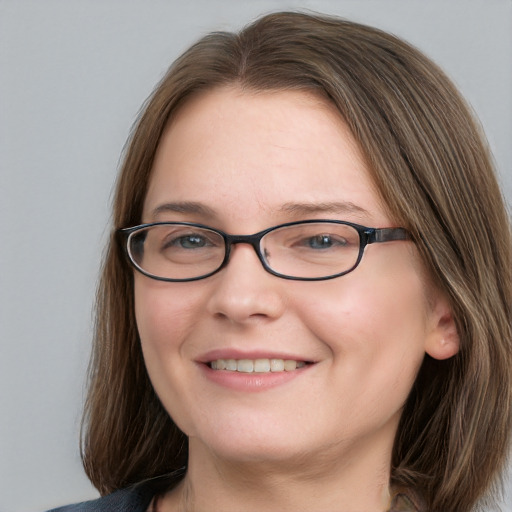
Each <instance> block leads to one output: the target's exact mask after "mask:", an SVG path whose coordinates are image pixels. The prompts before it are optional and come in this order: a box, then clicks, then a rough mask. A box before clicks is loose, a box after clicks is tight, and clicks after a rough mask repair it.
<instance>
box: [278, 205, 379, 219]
mask: <svg viewBox="0 0 512 512" xmlns="http://www.w3.org/2000/svg"><path fill="white" fill-rule="evenodd" d="M279 210H280V211H282V212H285V213H293V214H299V215H311V214H319V213H334V214H338V215H343V214H346V213H350V214H356V215H361V216H370V212H368V211H367V210H365V209H364V208H362V207H361V206H358V205H357V204H354V203H351V202H350V201H349V202H344V201H342V202H328V203H285V204H284V205H283V206H281V208H280V209H279Z"/></svg>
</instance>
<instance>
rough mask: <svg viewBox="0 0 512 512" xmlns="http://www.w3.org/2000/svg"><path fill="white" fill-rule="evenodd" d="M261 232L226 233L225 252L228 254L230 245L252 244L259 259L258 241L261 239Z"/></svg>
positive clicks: (260, 255)
mask: <svg viewBox="0 0 512 512" xmlns="http://www.w3.org/2000/svg"><path fill="white" fill-rule="evenodd" d="M261 237H262V235H261V233H256V234H255V235H226V237H225V238H226V252H227V254H230V252H231V247H232V246H233V245H237V244H249V245H252V247H253V249H254V250H255V252H256V254H257V255H258V258H259V259H260V260H261V258H262V254H261V252H260V241H261Z"/></svg>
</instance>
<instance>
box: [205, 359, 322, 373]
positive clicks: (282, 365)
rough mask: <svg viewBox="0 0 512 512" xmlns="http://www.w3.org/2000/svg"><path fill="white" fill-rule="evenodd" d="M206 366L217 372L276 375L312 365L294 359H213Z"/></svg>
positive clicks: (308, 362)
mask: <svg viewBox="0 0 512 512" xmlns="http://www.w3.org/2000/svg"><path fill="white" fill-rule="evenodd" d="M206 364H207V366H208V367H209V368H211V369H212V370H217V371H219V370H220V371H228V372H240V373H278V372H293V371H295V370H297V369H299V368H304V367H305V366H306V365H309V364H313V363H312V362H310V361H298V360H294V359H215V360H214V361H210V362H208V363H206Z"/></svg>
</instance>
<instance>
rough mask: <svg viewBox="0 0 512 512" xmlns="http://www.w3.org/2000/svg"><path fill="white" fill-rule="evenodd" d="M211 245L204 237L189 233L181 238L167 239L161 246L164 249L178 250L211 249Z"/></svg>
mask: <svg viewBox="0 0 512 512" xmlns="http://www.w3.org/2000/svg"><path fill="white" fill-rule="evenodd" d="M212 245H213V244H212V242H211V240H209V239H208V238H207V237H206V236H204V235H201V234H198V233H191V234H187V235H182V236H174V237H172V238H169V239H168V240H166V241H165V243H164V244H163V247H164V249H167V248H171V247H172V248H179V249H202V248H204V247H211V246H212Z"/></svg>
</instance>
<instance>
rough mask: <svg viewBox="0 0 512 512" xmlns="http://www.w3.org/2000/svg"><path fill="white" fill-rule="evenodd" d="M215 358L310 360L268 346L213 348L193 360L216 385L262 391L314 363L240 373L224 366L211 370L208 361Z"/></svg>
mask: <svg viewBox="0 0 512 512" xmlns="http://www.w3.org/2000/svg"><path fill="white" fill-rule="evenodd" d="M217 359H284V360H286V359H290V360H295V361H307V362H309V363H314V362H315V361H311V360H309V359H308V358H304V356H299V355H297V354H290V353H283V352H269V351H268V350H251V351H245V350H244V351H240V350H235V349H217V350H212V351H210V352H207V353H206V354H204V355H202V356H201V357H200V358H198V359H197V360H196V363H197V365H198V367H199V370H200V371H201V373H202V375H203V376H204V378H205V379H206V380H207V381H208V382H210V383H213V384H215V385H217V386H221V387H223V388H227V389H230V390H233V391H241V392H246V393H254V392H261V391H266V390H269V389H273V388H276V387H278V386H281V385H284V384H287V383H289V382H291V381H293V380H295V379H298V378H301V377H302V376H304V375H305V374H307V372H309V371H310V370H311V369H312V368H313V367H314V366H315V365H314V364H307V365H306V366H303V367H302V368H297V369H296V370H293V371H282V372H268V373H243V372H234V371H227V370H212V369H211V368H210V367H209V366H208V363H209V362H211V361H216V360H217Z"/></svg>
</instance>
